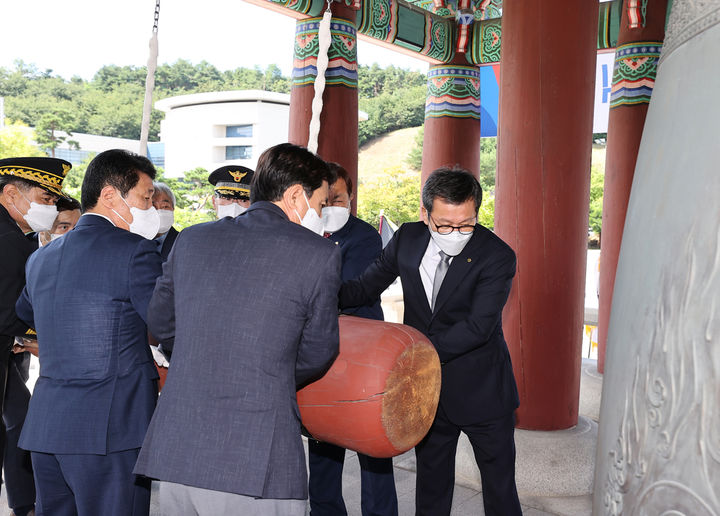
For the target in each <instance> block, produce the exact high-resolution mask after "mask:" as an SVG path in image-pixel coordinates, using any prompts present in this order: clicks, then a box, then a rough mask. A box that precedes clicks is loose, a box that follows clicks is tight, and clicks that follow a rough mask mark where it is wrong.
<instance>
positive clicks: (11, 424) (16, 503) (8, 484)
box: [2, 351, 35, 509]
mask: <svg viewBox="0 0 720 516" xmlns="http://www.w3.org/2000/svg"><path fill="white" fill-rule="evenodd" d="M29 370H30V353H28V352H27V351H26V352H25V353H18V354H13V355H11V356H10V357H9V359H8V365H7V382H6V384H5V395H4V400H3V407H2V419H3V425H4V427H5V446H4V461H3V462H4V464H3V470H4V471H3V472H4V475H3V478H4V480H5V489H6V491H7V499H8V506H9V507H10V508H11V509H15V508H18V507H26V506H31V505H33V504H34V503H35V482H34V480H33V470H32V463H31V460H30V453H29V452H27V451H25V450H21V449H20V448H18V440H19V439H20V432H21V431H22V427H23V423H24V422H25V416H26V415H27V411H28V404H29V403H30V391H29V390H28V388H27V386H26V385H25V382H26V381H27V379H28V375H29Z"/></svg>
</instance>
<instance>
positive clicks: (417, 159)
mask: <svg viewBox="0 0 720 516" xmlns="http://www.w3.org/2000/svg"><path fill="white" fill-rule="evenodd" d="M424 138H425V126H423V127H421V128H420V130H419V131H418V132H417V134H416V135H415V141H414V143H413V147H412V149H410V152H409V153H408V156H407V158H406V159H405V163H407V164H408V165H409V166H410V168H412V169H413V170H418V171H419V170H422V154H423V139H424Z"/></svg>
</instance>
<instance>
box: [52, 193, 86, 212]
mask: <svg viewBox="0 0 720 516" xmlns="http://www.w3.org/2000/svg"><path fill="white" fill-rule="evenodd" d="M56 206H57V210H58V213H59V212H61V211H72V210H82V208H81V207H80V201H78V200H77V199H74V198H72V197H60V199H58V202H57V205H56Z"/></svg>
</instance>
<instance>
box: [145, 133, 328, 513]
mask: <svg viewBox="0 0 720 516" xmlns="http://www.w3.org/2000/svg"><path fill="white" fill-rule="evenodd" d="M333 179H334V177H333V174H332V172H331V171H330V170H329V169H328V167H327V164H326V163H325V162H324V161H323V160H321V159H320V158H318V157H317V156H315V155H314V154H312V153H311V152H309V151H308V150H307V149H304V148H302V147H298V146H296V145H291V144H281V145H276V146H275V147H272V148H270V149H268V150H266V151H265V152H264V153H263V154H262V155H261V156H260V159H259V161H258V167H257V172H256V174H255V177H254V178H253V183H252V194H251V195H252V205H251V206H250V208H248V210H247V211H246V212H244V213H243V214H241V215H238V216H236V217H234V218H231V217H223V218H221V219H220V220H217V221H215V222H209V223H206V224H198V225H195V226H191V227H189V228H186V229H185V230H183V231H182V233H180V235H179V236H178V238H177V240H176V241H175V246H174V247H173V251H172V253H170V257H169V259H168V261H167V262H165V265H164V267H163V275H162V276H161V278H160V279H159V280H158V282H157V285H156V287H155V292H154V293H153V297H152V300H151V302H150V305H149V308H148V318H149V329H150V331H151V332H152V333H153V335H155V336H156V337H157V338H158V340H159V341H160V342H161V343H162V345H163V349H171V350H172V367H170V368H169V372H168V376H167V382H166V383H165V386H164V388H163V391H162V396H161V397H160V402H159V404H158V407H157V410H156V411H155V414H154V415H153V419H152V423H151V424H150V428H149V429H148V432H147V436H146V438H145V442H144V444H143V449H142V452H141V454H140V457H139V458H138V462H137V465H136V467H135V471H136V472H137V473H140V474H143V475H146V476H148V477H150V478H153V479H157V480H158V481H160V482H159V488H158V500H159V505H160V510H161V512H163V514H172V515H174V516H182V515H186V514H187V515H190V514H195V515H196V514H198V513H200V514H256V515H262V514H282V515H283V516H294V515H298V516H300V515H303V516H304V514H305V508H306V501H305V500H306V498H307V470H306V466H305V453H304V450H303V444H302V438H301V434H300V413H299V410H298V406H297V397H296V389H297V386H298V385H302V384H304V383H306V382H309V381H311V380H313V379H316V378H318V377H319V376H321V375H322V374H323V373H324V372H325V370H326V369H327V368H328V367H329V365H330V363H331V362H332V360H333V359H334V358H335V356H336V355H337V353H338V345H339V336H338V317H337V315H338V314H337V293H338V289H339V287H340V250H339V249H338V247H337V246H335V245H334V244H333V243H331V242H329V241H328V240H327V239H324V238H322V236H321V235H322V230H323V226H322V219H321V218H320V213H321V208H322V207H323V206H324V205H326V204H327V195H328V184H329V183H332V182H333Z"/></svg>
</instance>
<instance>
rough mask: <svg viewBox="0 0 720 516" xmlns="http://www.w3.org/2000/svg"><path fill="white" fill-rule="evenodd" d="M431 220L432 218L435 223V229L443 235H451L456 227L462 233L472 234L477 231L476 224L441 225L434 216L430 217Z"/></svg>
mask: <svg viewBox="0 0 720 516" xmlns="http://www.w3.org/2000/svg"><path fill="white" fill-rule="evenodd" d="M430 220H432V222H433V224H435V231H437V232H438V233H440V234H441V235H449V234H450V233H452V232H453V231H455V230H456V229H457V230H458V232H459V233H460V234H461V235H471V234H472V233H473V231H475V224H464V225H462V226H447V225H445V226H440V225H438V223H437V222H435V220H434V219H433V218H432V217H430Z"/></svg>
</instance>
